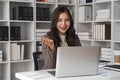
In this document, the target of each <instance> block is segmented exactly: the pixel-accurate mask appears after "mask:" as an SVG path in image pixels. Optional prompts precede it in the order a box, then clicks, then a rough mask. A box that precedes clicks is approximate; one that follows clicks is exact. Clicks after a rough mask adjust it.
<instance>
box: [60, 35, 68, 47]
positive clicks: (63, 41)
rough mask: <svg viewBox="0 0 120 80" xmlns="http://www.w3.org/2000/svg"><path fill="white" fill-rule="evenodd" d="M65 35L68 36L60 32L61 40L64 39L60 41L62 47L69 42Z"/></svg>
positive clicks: (66, 45)
mask: <svg viewBox="0 0 120 80" xmlns="http://www.w3.org/2000/svg"><path fill="white" fill-rule="evenodd" d="M65 36H66V35H61V34H60V38H61V41H62V42H61V43H60V46H61V47H68V44H67V42H66V39H65Z"/></svg>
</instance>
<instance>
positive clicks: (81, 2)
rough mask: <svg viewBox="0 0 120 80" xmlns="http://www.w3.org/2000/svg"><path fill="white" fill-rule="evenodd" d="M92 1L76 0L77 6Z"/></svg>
mask: <svg viewBox="0 0 120 80" xmlns="http://www.w3.org/2000/svg"><path fill="white" fill-rule="evenodd" d="M91 2H92V0H78V3H79V4H85V3H91Z"/></svg>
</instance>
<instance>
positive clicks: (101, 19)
mask: <svg viewBox="0 0 120 80" xmlns="http://www.w3.org/2000/svg"><path fill="white" fill-rule="evenodd" d="M88 1H90V0H88ZM87 6H89V7H91V13H92V15H91V16H92V18H91V20H87V19H86V18H85V17H81V14H79V13H80V12H81V11H82V10H81V7H84V8H85V7H87ZM119 7H120V0H92V2H90V3H86V2H84V1H83V0H78V10H79V11H78V16H79V18H77V20H78V22H77V31H78V34H80V32H92V38H88V37H87V38H85V37H84V38H81V43H82V45H83V46H86V45H87V46H91V45H92V46H94V45H95V46H101V48H102V49H101V54H102V55H101V56H102V57H101V60H105V61H110V62H112V63H114V52H115V51H116V50H119V51H120V37H119V36H118V35H119V34H120V31H119V29H120V27H119V25H120V10H119ZM85 11H86V10H85V9H84V10H83V12H85ZM82 16H86V14H83V15H82ZM88 16H89V15H88ZM108 24H109V27H108V28H109V30H108V29H107V31H104V30H105V28H107V26H105V25H108ZM103 25H104V26H105V28H103ZM105 32H107V33H109V35H108V36H110V37H109V38H108V39H105V38H106V37H105V34H103V33H105ZM108 36H107V37H108ZM103 38H104V39H103ZM106 50H107V51H108V52H109V53H107V52H106V53H105V52H104V51H106Z"/></svg>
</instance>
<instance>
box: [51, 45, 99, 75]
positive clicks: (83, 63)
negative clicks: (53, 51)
mask: <svg viewBox="0 0 120 80" xmlns="http://www.w3.org/2000/svg"><path fill="white" fill-rule="evenodd" d="M99 57H100V47H97V46H85V47H58V49H57V61H56V70H55V73H54V72H52V73H54V75H55V77H72V76H85V75H96V74H97V73H98V65H99ZM50 73H51V72H50Z"/></svg>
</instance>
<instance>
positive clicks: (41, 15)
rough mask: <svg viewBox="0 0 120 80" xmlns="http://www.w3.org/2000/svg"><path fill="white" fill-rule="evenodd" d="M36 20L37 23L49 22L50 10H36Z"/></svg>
mask: <svg viewBox="0 0 120 80" xmlns="http://www.w3.org/2000/svg"><path fill="white" fill-rule="evenodd" d="M36 20H38V21H50V10H49V8H48V7H37V8H36Z"/></svg>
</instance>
